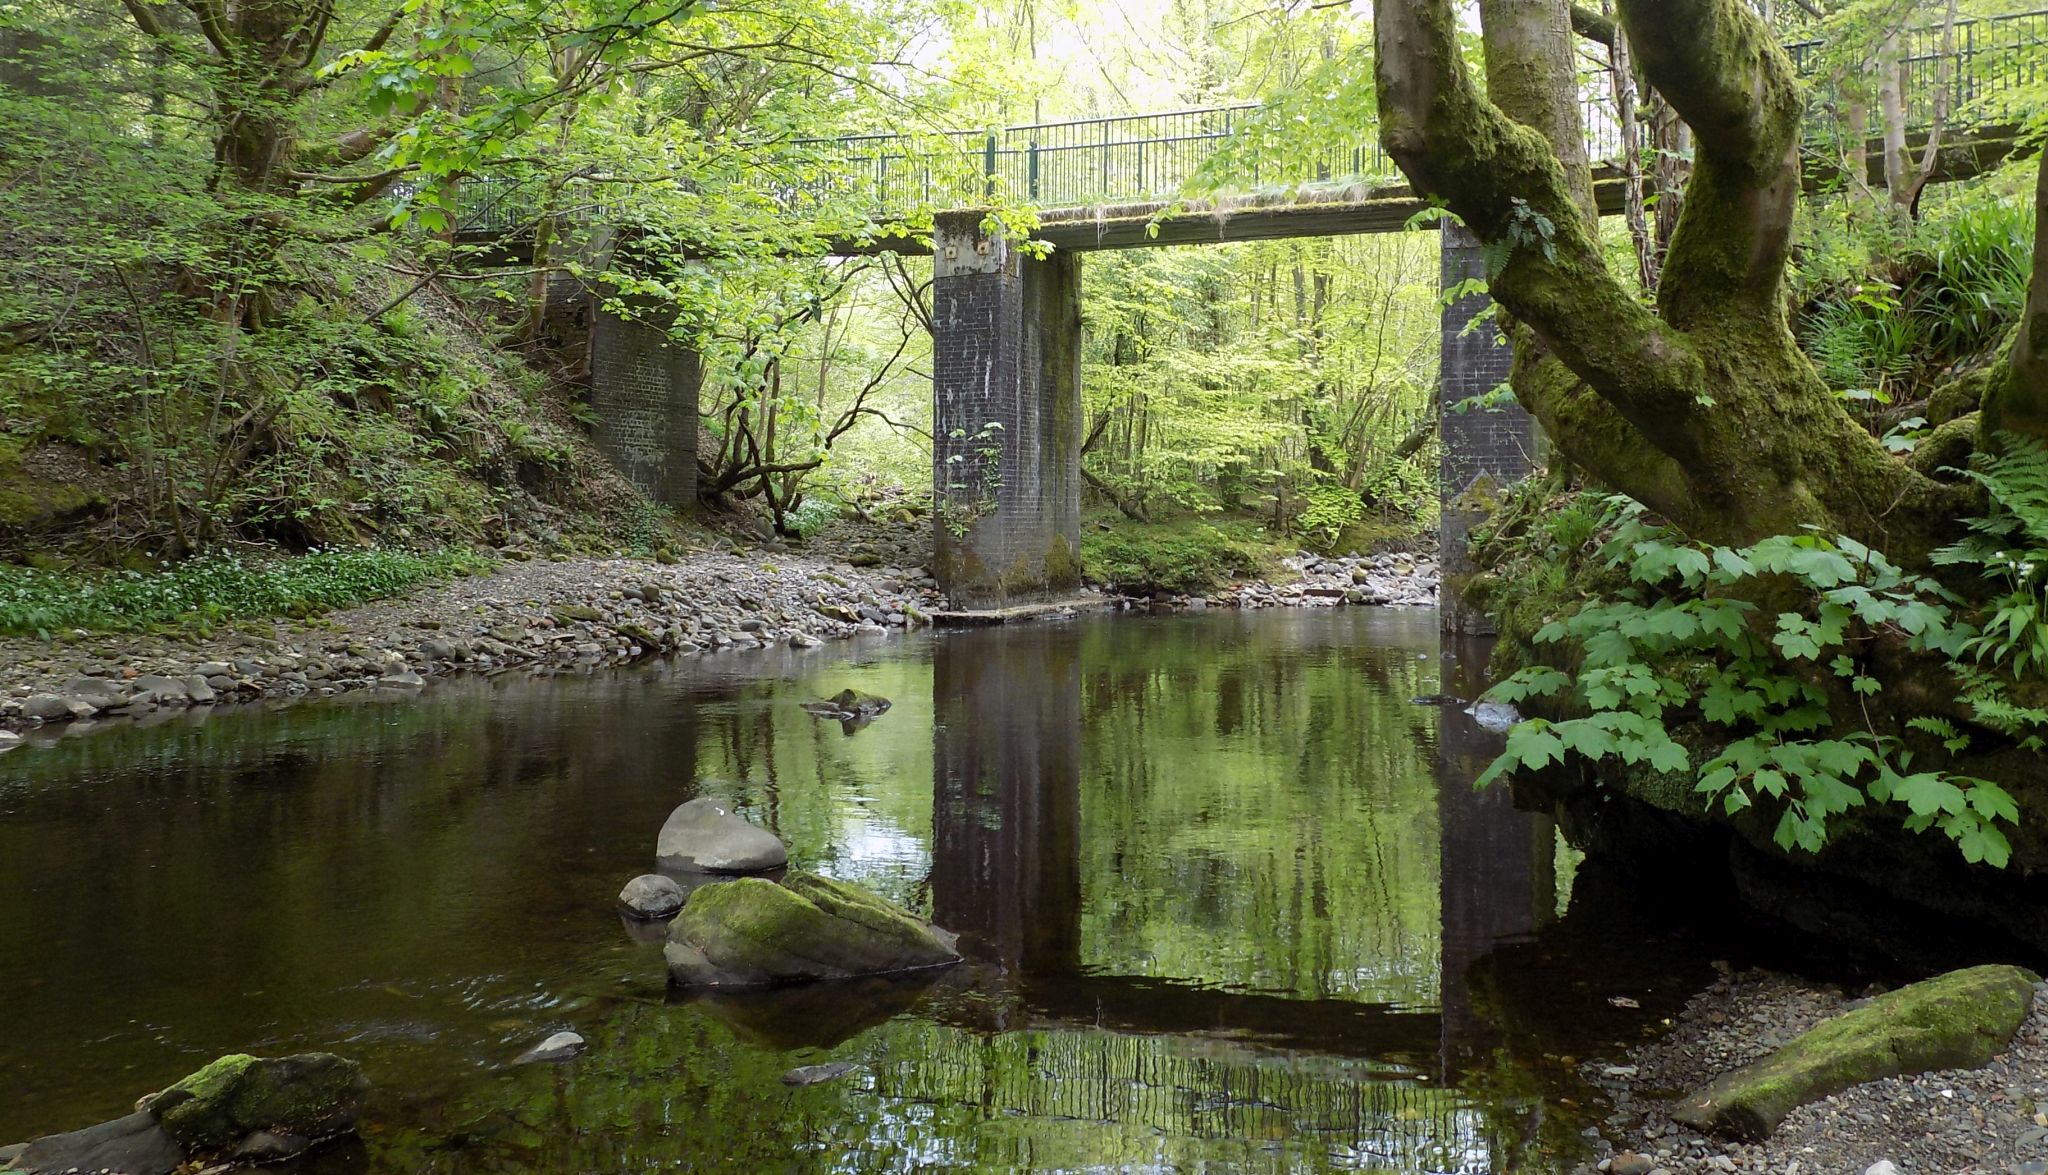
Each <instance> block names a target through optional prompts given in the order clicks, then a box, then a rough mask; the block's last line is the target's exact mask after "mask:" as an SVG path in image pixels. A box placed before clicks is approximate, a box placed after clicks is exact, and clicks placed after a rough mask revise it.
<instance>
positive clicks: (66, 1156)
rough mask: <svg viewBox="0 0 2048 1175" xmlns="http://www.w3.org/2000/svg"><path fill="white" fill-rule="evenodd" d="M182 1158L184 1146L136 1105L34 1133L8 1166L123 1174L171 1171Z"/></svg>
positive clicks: (55, 1174) (54, 1173) (52, 1173)
mask: <svg viewBox="0 0 2048 1175" xmlns="http://www.w3.org/2000/svg"><path fill="white" fill-rule="evenodd" d="M184 1161H185V1150H184V1148H183V1147H181V1146H179V1145H178V1140H177V1139H175V1138H172V1137H171V1136H170V1134H169V1133H168V1132H167V1131H165V1130H164V1128H163V1127H162V1126H160V1125H158V1123H157V1120H156V1115H154V1114H151V1113H148V1112H147V1111H143V1110H137V1111H136V1112H135V1113H133V1114H129V1115H128V1116H127V1117H125V1118H116V1119H114V1120H113V1121H111V1122H102V1123H100V1124H99V1125H97V1126H88V1127H86V1128H85V1129H83V1130H74V1131H72V1132H71V1133H69V1134H52V1135H49V1136H48V1137H45V1138H38V1139H36V1140H35V1141H34V1142H31V1143H29V1144H28V1146H27V1147H25V1148H23V1150H22V1152H21V1154H20V1155H18V1156H17V1157H16V1158H15V1160H14V1165H13V1166H12V1167H10V1168H8V1170H10V1171H32V1172H35V1173H36V1175H60V1173H62V1172H68V1171H102V1170H107V1171H120V1172H122V1173H123V1175H170V1173H171V1172H172V1171H175V1170H177V1168H178V1167H179V1165H180V1164H182V1163H183V1162H184Z"/></svg>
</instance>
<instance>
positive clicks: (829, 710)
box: [804, 689, 893, 722]
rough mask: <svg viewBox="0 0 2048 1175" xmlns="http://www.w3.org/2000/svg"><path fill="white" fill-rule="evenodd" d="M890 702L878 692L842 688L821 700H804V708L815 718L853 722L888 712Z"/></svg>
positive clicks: (870, 718)
mask: <svg viewBox="0 0 2048 1175" xmlns="http://www.w3.org/2000/svg"><path fill="white" fill-rule="evenodd" d="M892 704H893V703H891V702H890V701H889V699H887V698H885V697H882V696H881V695H879V694H868V693H862V692H861V691H859V690H857V689H843V690H840V691H839V692H838V693H836V694H833V695H832V696H831V697H829V698H826V699H825V700H824V701H822V702H805V703H804V709H805V710H806V711H808V712H809V713H810V714H811V716H812V717H815V718H831V719H835V720H837V721H840V722H855V721H861V720H872V719H874V718H877V717H880V716H881V715H883V714H886V713H888V712H889V707H890V706H891V705H892Z"/></svg>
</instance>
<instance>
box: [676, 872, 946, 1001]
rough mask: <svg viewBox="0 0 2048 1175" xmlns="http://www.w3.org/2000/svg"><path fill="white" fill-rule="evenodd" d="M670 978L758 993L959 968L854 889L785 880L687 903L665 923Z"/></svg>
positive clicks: (711, 889) (707, 893)
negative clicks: (751, 989)
mask: <svg viewBox="0 0 2048 1175" xmlns="http://www.w3.org/2000/svg"><path fill="white" fill-rule="evenodd" d="M663 955H664V957H665V958H666V959H667V960H668V970H669V979H670V981H671V982H673V983H674V984H676V985H677V986H679V987H765V986H770V985H774V984H782V983H802V982H809V981H815V980H821V979H851V978H855V977H857V976H865V975H896V974H903V973H906V972H913V971H922V970H926V969H929V968H935V967H947V966H951V965H952V964H954V963H957V962H959V961H960V956H959V955H958V954H957V953H956V952H955V951H954V950H953V938H952V936H951V935H948V934H946V933H945V932H944V931H941V930H939V929H937V928H936V927H933V926H932V925H930V924H929V923H926V922H924V921H923V920H921V919H919V918H917V917H916V916H915V915H913V914H911V913H910V912H909V911H907V910H905V909H903V908H901V907H899V906H896V905H894V904H892V903H890V902H887V901H885V900H883V899H882V898H880V897H877V896H876V895H874V894H872V893H869V892H868V891H867V890H864V889H862V888H861V887H859V886H857V885H851V884H849V883H847V882H844V881H834V880H832V879H831V878H827V877H819V876H817V875H816V874H812V873H801V872H793V873H791V874H790V875H789V876H788V877H786V878H785V879H784V880H783V882H782V883H781V884H779V885H778V884H776V883H775V882H772V881H768V880H766V879H764V878H756V877H746V878H741V879H739V880H737V881H730V882H724V883H721V884H718V885H707V886H705V887H703V888H702V889H699V890H697V891H696V892H694V893H692V894H691V895H690V900H689V903H688V904H687V905H685V906H684V907H683V912H682V913H681V914H679V915H677V916H676V919H675V921H674V922H671V923H670V924H669V930H668V945H667V947H665V948H664V950H663Z"/></svg>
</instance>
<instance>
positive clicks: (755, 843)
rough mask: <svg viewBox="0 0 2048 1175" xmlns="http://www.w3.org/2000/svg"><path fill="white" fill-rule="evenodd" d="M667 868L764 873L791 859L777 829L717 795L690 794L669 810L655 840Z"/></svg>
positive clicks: (659, 856) (711, 871) (703, 871)
mask: <svg viewBox="0 0 2048 1175" xmlns="http://www.w3.org/2000/svg"><path fill="white" fill-rule="evenodd" d="M654 855H655V859H656V861H657V862H658V863H659V864H660V865H661V867H662V868H664V869H684V870H694V871H696V872H699V873H765V872H767V871H768V870H770V869H780V868H782V867H783V866H784V865H787V864H789V850H787V849H785V848H783V847H782V842H781V841H779V840H777V839H775V834H774V833H772V832H769V831H767V830H766V829H762V828H756V827H754V826H753V825H751V824H749V823H747V822H746V821H745V820H742V819H741V818H739V817H738V816H735V815H733V814H732V811H731V809H729V808H727V807H726V806H725V805H724V804H721V803H719V802H718V801H717V800H691V801H690V802H689V803H687V804H684V805H682V806H681V807H678V808H677V809H676V810H675V811H673V812H670V813H669V815H668V820H667V821H666V822H665V823H663V824H662V826H661V836H660V838H659V839H658V840H656V841H655V844H654Z"/></svg>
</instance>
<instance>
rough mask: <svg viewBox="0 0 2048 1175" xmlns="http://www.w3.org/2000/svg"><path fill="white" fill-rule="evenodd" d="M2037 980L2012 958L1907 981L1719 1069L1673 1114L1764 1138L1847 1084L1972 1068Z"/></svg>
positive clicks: (2003, 1036) (2014, 1023) (2009, 1027)
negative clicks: (1762, 1053) (1767, 1051)
mask: <svg viewBox="0 0 2048 1175" xmlns="http://www.w3.org/2000/svg"><path fill="white" fill-rule="evenodd" d="M2039 982H2041V979H2040V977H2039V976H2037V975H2035V974H2034V973H2033V972H2031V971H2025V970H2022V969H2021V968H2018V967H2007V966H1984V967H1970V968H1967V969H1965V970H1962V971H1951V972H1949V973H1948V974H1947V975H1941V976H1937V977H1935V978H1933V979H1928V980H1923V981H1922V982H1919V983H1913V984H1908V985H1906V986H1905V987H1902V988H1900V989H1898V990H1897V991H1893V992H1887V993H1885V994H1884V995H1881V996H1878V997H1877V998H1875V999H1873V1000H1871V1001H1870V1002H1869V1003H1868V1004H1866V1005H1864V1006H1863V1007H1861V1008H1857V1009H1855V1010H1854V1011H1850V1012H1844V1013H1843V1014H1841V1015H1839V1016H1836V1017H1834V1018H1833V1019H1830V1020H1825V1021H1822V1022H1821V1023H1820V1024H1817V1025H1815V1026H1814V1027H1813V1028H1810V1029H1808V1030H1807V1031H1805V1032H1802V1033H1800V1034H1799V1035H1798V1036H1795V1037H1793V1038H1792V1040H1791V1041H1790V1042H1788V1043H1787V1044H1786V1045H1785V1046H1784V1047H1783V1048H1781V1049H1779V1050H1778V1051H1776V1052H1774V1053H1772V1054H1771V1055H1769V1056H1767V1057H1765V1058H1763V1059H1762V1060H1760V1061H1756V1062H1754V1063H1752V1064H1749V1065H1745V1066H1743V1067H1742V1068H1740V1069H1737V1070H1735V1071H1734V1072H1732V1073H1727V1074H1724V1075H1722V1076H1721V1077H1720V1078H1718V1079H1716V1080H1715V1081H1714V1082H1712V1083H1711V1084H1709V1085H1707V1086H1706V1087H1705V1088H1704V1089H1701V1090H1698V1091H1696V1092H1694V1093H1693V1094H1691V1095H1689V1096H1687V1097H1686V1098H1685V1099H1684V1100H1682V1101H1681V1102H1680V1103H1679V1105H1678V1107H1677V1108H1676V1109H1675V1110H1673V1111H1672V1114H1671V1117H1672V1120H1673V1121H1676V1122H1678V1123H1680V1124H1681V1125H1685V1126H1690V1127H1692V1128H1693V1129H1695V1130H1703V1131H1708V1132H1711V1133H1714V1134H1720V1135H1726V1136H1729V1137H1733V1138H1738V1139H1742V1140H1744V1141H1751V1142H1755V1141H1761V1140H1762V1139H1764V1138H1767V1137H1769V1136H1770V1134H1771V1132H1772V1131H1773V1130H1776V1129H1777V1128H1778V1123H1780V1122H1782V1121H1784V1120H1785V1115H1787V1114H1789V1113H1791V1112H1792V1111H1793V1110H1795V1109H1797V1108H1798V1107H1800V1106H1803V1105H1805V1104H1806V1103H1808V1102H1812V1101H1818V1100H1819V1099H1821V1098H1824V1097H1826V1096H1828V1095H1829V1094H1832V1093H1838V1092H1840V1091H1842V1090H1844V1089H1847V1088H1849V1087H1850V1086H1852V1085H1861V1084H1862V1083H1864V1082H1866V1081H1876V1080H1878V1079H1879V1078H1883V1077H1894V1076H1902V1075H1904V1076H1910V1075H1912V1074H1915V1073H1925V1072H1929V1071H1931V1070H1936V1069H1974V1068H1977V1067H1978V1066H1981V1065H1983V1064H1985V1063H1987V1062H1988V1061H1990V1060H1991V1058H1992V1057H1993V1056H1996V1055H1997V1054H1998V1053H2000V1052H2002V1051H2004V1050H2005V1048H2006V1046H2007V1045H2008V1044H2009V1043H2010V1042H2011V1041H2012V1037H2013V1034H2014V1033H2015V1032H2018V1031H2019V1027H2020V1024H2021V1022H2023V1021H2024V1020H2025V1019H2026V1018H2027V1012H2028V1010H2029V1009H2030V1008H2032V1006H2033V1002H2034V986H2035V985H2036V984H2038V983H2039Z"/></svg>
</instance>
